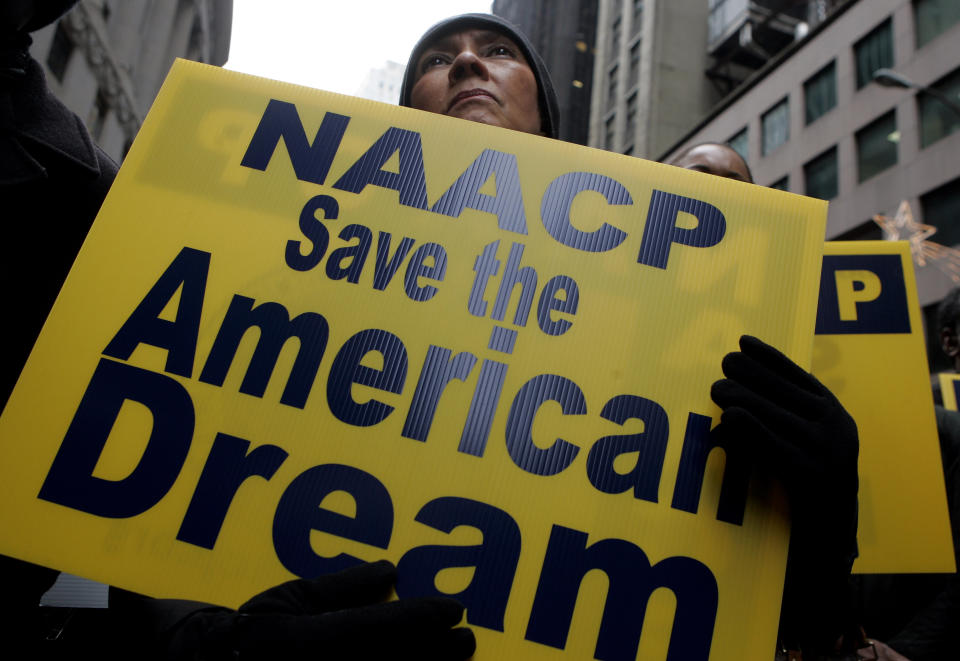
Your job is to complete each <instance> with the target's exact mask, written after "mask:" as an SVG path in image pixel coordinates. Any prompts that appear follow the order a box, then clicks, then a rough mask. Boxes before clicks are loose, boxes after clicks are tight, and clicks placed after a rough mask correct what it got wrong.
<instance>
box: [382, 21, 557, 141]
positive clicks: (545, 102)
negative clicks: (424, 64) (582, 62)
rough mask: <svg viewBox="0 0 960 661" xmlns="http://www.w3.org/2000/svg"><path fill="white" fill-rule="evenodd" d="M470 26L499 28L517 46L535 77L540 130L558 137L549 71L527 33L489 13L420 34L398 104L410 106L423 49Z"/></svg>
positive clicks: (486, 28) (553, 92)
mask: <svg viewBox="0 0 960 661" xmlns="http://www.w3.org/2000/svg"><path fill="white" fill-rule="evenodd" d="M469 29H482V30H492V31H494V32H499V33H500V34H503V35H506V36H507V37H510V39H512V40H513V41H514V43H516V44H517V46H519V47H520V50H521V51H523V56H524V57H525V58H526V60H527V63H528V64H529V65H530V69H531V70H533V75H534V77H535V78H536V80H537V102H538V104H539V106H540V118H541V122H542V124H541V128H542V130H543V133H544V135H547V136H549V137H551V138H558V137H559V136H560V105H559V102H558V101H557V92H556V90H554V89H553V81H552V80H550V74H549V73H548V72H547V67H546V65H545V64H544V63H543V59H542V58H541V57H540V54H539V53H537V51H536V49H534V47H533V44H531V43H530V40H529V39H527V37H526V35H524V34H523V33H522V32H520V30H519V29H517V27H516V26H515V25H513V24H512V23H510V22H509V21H506V20H504V19H502V18H500V17H499V16H494V15H492V14H461V15H460V16H454V17H453V18H448V19H446V20H443V21H440V22H439V23H437V24H436V25H434V26H433V27H431V28H430V29H429V30H427V31H426V32H425V33H424V34H423V36H422V37H420V41H418V42H417V45H416V46H414V47H413V52H412V53H411V54H410V59H409V60H407V69H406V71H405V72H404V74H403V85H401V87H400V105H401V106H406V107H407V108H411V107H413V106H412V105H411V103H410V96H411V92H412V90H413V83H414V79H415V77H416V68H417V67H416V63H417V60H419V59H420V56H421V55H423V52H424V51H425V50H426V49H427V48H428V47H429V46H430V45H431V44H433V43H435V42H436V41H437V40H438V39H440V38H441V37H444V36H446V35H448V34H451V33H453V32H460V31H462V30H469Z"/></svg>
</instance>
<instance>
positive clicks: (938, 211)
mask: <svg viewBox="0 0 960 661" xmlns="http://www.w3.org/2000/svg"><path fill="white" fill-rule="evenodd" d="M920 209H921V210H922V211H923V222H924V223H926V224H928V225H933V226H935V227H936V228H937V233H936V234H934V235H933V236H932V237H930V240H931V241H936V242H937V243H942V244H943V245H945V246H955V245H957V244H958V243H960V178H957V179H954V180H953V181H949V182H947V183H945V184H944V185H943V186H940V187H939V188H935V189H933V190H932V191H930V192H929V193H924V194H923V195H921V196H920Z"/></svg>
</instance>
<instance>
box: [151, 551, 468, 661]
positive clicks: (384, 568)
mask: <svg viewBox="0 0 960 661" xmlns="http://www.w3.org/2000/svg"><path fill="white" fill-rule="evenodd" d="M395 581H396V568H394V566H393V565H392V564H391V563H389V562H387V561H380V562H375V563H370V564H365V565H360V566H358V567H354V568H351V569H347V570H345V571H342V572H339V573H337V574H331V575H328V576H321V577H319V578H315V579H299V580H293V581H289V582H287V583H283V584H281V585H278V586H276V587H273V588H270V589H269V590H266V591H264V592H261V593H260V594H258V595H257V596H255V597H253V598H252V599H250V600H249V601H248V602H246V603H245V604H243V605H242V606H241V607H240V608H239V609H238V610H237V611H229V610H226V609H216V610H202V611H197V612H194V613H193V614H191V615H190V616H188V617H187V618H185V619H184V620H183V621H182V622H181V623H180V625H179V626H178V627H177V629H176V630H175V631H174V632H173V635H172V636H171V638H170V640H169V646H168V650H169V654H168V655H167V658H176V659H220V658H228V659H234V658H237V657H238V656H239V659H241V660H246V659H271V660H272V659H282V660H286V659H308V658H309V659H313V660H323V661H325V660H331V661H332V660H336V659H344V660H347V659H349V660H351V661H352V660H354V659H358V660H359V659H378V660H379V659H388V658H417V659H424V660H432V659H436V660H438V661H440V660H448V659H450V660H460V659H467V658H469V657H470V656H471V655H472V654H473V652H474V649H475V648H476V642H475V640H474V636H473V632H472V631H471V630H470V629H467V628H459V627H457V628H455V627H456V625H457V624H458V623H459V622H460V620H461V618H462V617H463V610H464V609H463V606H461V605H460V604H459V603H458V602H457V601H455V600H454V599H449V598H445V597H422V598H414V599H401V600H399V601H389V602H383V600H384V599H386V598H387V597H389V595H390V593H391V591H392V588H393V584H394V582H395ZM381 602H383V603H381Z"/></svg>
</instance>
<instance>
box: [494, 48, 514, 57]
mask: <svg viewBox="0 0 960 661" xmlns="http://www.w3.org/2000/svg"><path fill="white" fill-rule="evenodd" d="M490 54H491V55H507V56H512V55H513V51H512V50H511V49H510V48H509V47H508V46H493V47H492V48H491V49H490Z"/></svg>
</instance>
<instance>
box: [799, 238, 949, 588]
mask: <svg viewBox="0 0 960 661" xmlns="http://www.w3.org/2000/svg"><path fill="white" fill-rule="evenodd" d="M824 253H825V254H824V258H823V271H822V274H821V284H820V305H819V308H818V310H817V329H816V333H817V334H816V337H815V340H814V345H813V347H814V351H813V373H814V374H815V375H816V376H817V377H818V378H819V379H820V380H821V381H822V382H823V383H824V385H826V386H827V387H828V388H830V389H831V390H832V391H833V392H834V394H835V395H836V396H837V398H838V399H839V400H840V402H841V403H842V404H843V405H844V407H845V408H846V409H847V411H849V412H850V414H851V415H852V416H853V418H854V420H856V422H857V429H858V431H859V432H860V494H859V499H860V521H859V523H860V525H859V528H858V530H857V543H858V545H859V549H860V557H859V558H857V560H856V562H855V563H854V566H853V568H854V572H856V573H861V574H874V573H881V574H882V573H893V572H896V573H901V572H902V573H910V572H952V571H955V568H954V556H953V542H952V539H951V537H950V519H949V515H948V512H947V498H946V490H945V487H944V477H943V467H942V465H941V461H940V444H939V441H938V439H937V427H936V417H935V415H934V411H933V397H932V393H931V391H930V378H929V374H928V372H927V352H926V345H925V339H924V334H923V323H922V321H921V319H920V305H919V303H918V301H917V286H916V281H915V279H914V272H913V262H912V261H911V258H910V247H909V244H908V243H907V242H905V241H897V242H891V241H836V242H828V243H827V244H826V247H825V250H824Z"/></svg>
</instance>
